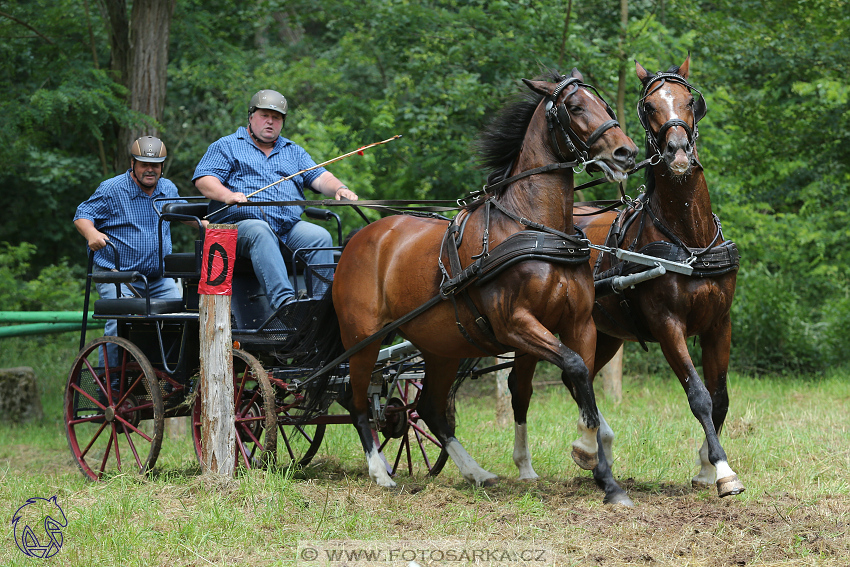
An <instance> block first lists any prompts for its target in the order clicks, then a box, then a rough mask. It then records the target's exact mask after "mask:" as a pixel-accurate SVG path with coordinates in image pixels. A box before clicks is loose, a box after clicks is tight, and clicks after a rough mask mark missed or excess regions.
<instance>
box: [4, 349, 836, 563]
mask: <svg viewBox="0 0 850 567" xmlns="http://www.w3.org/2000/svg"><path fill="white" fill-rule="evenodd" d="M62 337H65V338H62ZM0 349H2V353H0V366H3V367H6V366H21V365H28V366H33V367H34V368H35V370H36V372H37V374H38V376H39V377H40V378H41V384H42V386H43V391H42V403H43V406H44V411H45V419H44V420H43V422H42V423H39V424H34V425H30V426H26V427H24V426H10V425H0V509H2V510H5V511H6V512H5V515H6V518H7V520H6V521H5V522H4V525H5V528H4V532H3V533H4V536H3V540H2V544H0V565H3V566H5V565H42V564H45V563H49V564H52V565H63V566H64V565H68V566H75V567H76V566H92V565H104V566H121V567H126V566H145V567H146V566H160V565H161V566H189V565H192V566H202V565H240V566H242V565H244V566H266V565H296V564H297V565H308V564H310V563H305V562H304V561H301V562H297V563H296V554H295V550H296V547H297V545H298V543H299V541H302V542H303V541H306V540H340V539H347V540H369V541H372V542H391V541H396V540H399V539H407V540H463V541H477V542H492V543H493V544H494V545H496V544H502V543H504V544H507V543H516V542H528V543H529V544H530V545H538V546H542V547H545V548H546V549H548V550H550V551H551V553H550V555H548V556H547V557H548V558H549V559H550V561H549V562H548V563H541V565H543V564H545V565H552V564H553V563H554V564H556V565H653V566H657V565H700V566H701V565H710V566H724V565H836V566H847V565H850V535H848V529H849V528H850V472H849V471H850V417H848V409H849V408H850V378H848V376H847V374H846V373H843V372H836V373H835V374H834V375H831V376H826V377H821V378H818V379H805V378H788V377H782V378H770V379H756V378H750V377H745V376H740V375H737V374H732V376H731V378H730V388H729V389H730V398H731V407H730V412H729V417H728V419H727V425H726V428H725V430H724V433H723V435H722V436H721V440H722V441H723V443H724V447H725V449H726V451H727V453H728V455H729V461H730V464H731V466H732V468H733V469H734V470H735V471H736V472H737V473H738V474H739V476H740V477H741V479H742V481H743V482H744V483H745V485H746V486H747V491H746V492H745V493H743V494H742V495H739V496H735V497H730V498H726V499H722V500H721V499H719V498H717V496H716V493H715V492H714V491H713V490H712V491H696V490H693V489H691V486H690V479H691V477H692V476H693V475H694V474H695V473H696V471H697V467H696V465H695V458H696V450H697V448H698V447H699V445H700V444H701V443H702V432H701V430H700V428H699V426H698V424H697V422H696V420H695V419H694V418H693V416H692V415H691V414H690V411H689V409H688V407H687V402H686V399H685V396H684V393H683V391H682V388H681V386H680V385H679V384H678V382H677V381H676V380H675V379H674V378H673V377H672V375H671V374H669V375H668V374H664V375H662V376H629V375H628V374H629V370H628V367H627V368H626V374H627V376H626V377H625V378H624V384H623V390H624V402H623V403H622V404H620V405H614V404H612V403H611V402H610V401H608V400H606V399H605V398H604V397H603V396H602V395H599V406H600V409H601V410H602V411H603V413H604V414H605V415H606V418H607V419H608V421H609V423H610V424H611V426H612V427H613V428H614V430H615V432H617V440H616V442H615V463H614V472H615V475H616V476H617V478H618V480H619V481H620V482H621V484H622V485H623V486H624V487H625V488H626V489H627V490H628V492H629V495H630V496H631V498H632V499H633V500H634V502H635V508H633V509H624V508H620V507H609V506H605V505H603V504H602V493H601V492H600V491H598V490H597V489H596V487H595V485H594V483H593V481H592V479H591V477H590V474H589V473H587V472H585V471H580V470H579V469H578V467H576V466H575V465H574V464H573V463H572V460H571V458H570V456H569V444H570V442H571V441H572V440H573V438H574V437H575V420H576V417H577V411H576V408H575V404H574V403H573V402H572V400H571V399H570V398H569V396H568V394H567V393H566V390H565V388H563V387H562V386H540V387H538V389H537V392H536V393H535V396H534V399H533V401H532V408H531V412H530V421H529V427H530V435H529V437H530V440H531V444H532V451H533V455H534V465H535V469H536V471H537V473H538V474H540V476H541V479H540V480H539V481H536V482H520V481H517V480H516V476H517V475H516V469H515V467H514V465H513V462H512V460H511V451H512V444H513V428H512V427H507V428H502V427H498V426H497V425H496V422H495V413H494V404H493V397H492V392H493V390H494V389H495V386H494V383H493V381H492V380H491V379H489V378H484V379H481V380H479V381H476V382H472V383H469V384H467V385H465V386H464V388H463V389H462V391H461V395H460V398H459V400H458V438H459V439H460V440H461V441H462V442H463V443H464V445H465V447H466V448H467V450H468V451H469V453H470V454H471V455H472V456H474V457H475V458H476V459H477V460H478V462H479V463H480V464H481V465H482V466H484V467H485V468H487V469H488V470H491V471H493V472H495V473H497V474H498V475H499V476H500V478H501V480H500V482H499V483H498V484H497V485H496V486H495V487H492V488H487V489H481V488H474V487H472V486H470V485H468V484H467V483H466V482H465V481H463V479H462V478H461V477H460V475H459V474H458V472H457V469H456V467H455V466H454V465H453V464H452V463H451V462H450V463H449V464H448V465H446V468H445V470H444V471H443V473H442V474H441V475H440V476H438V477H436V478H433V479H428V478H409V477H404V476H403V477H400V478H399V479H397V480H398V482H399V486H398V487H397V488H395V489H391V490H389V489H381V488H379V487H377V486H375V485H374V484H373V483H372V482H371V481H369V479H368V476H367V475H366V469H365V463H364V459H363V457H362V454H361V450H360V448H359V442H358V441H357V439H356V435H355V432H354V429H353V428H352V427H351V426H345V425H338V426H330V427H329V431H328V434H327V436H326V438H325V441H324V443H323V445H322V449H321V450H320V452H319V455H318V456H317V457H316V459H315V460H314V462H313V464H312V465H311V466H310V467H308V468H307V469H306V470H303V471H297V472H294V471H277V472H264V471H249V472H243V473H241V474H240V475H238V476H237V478H235V479H233V480H222V479H213V478H209V477H204V476H201V475H200V469H199V467H198V465H197V463H196V461H195V457H194V451H193V449H192V446H191V439H190V438H189V435H188V432H187V433H185V434H184V435H181V436H179V437H177V438H174V437H167V438H166V440H165V442H164V445H163V451H162V453H161V455H160V458H159V460H158V462H157V467H156V470H155V471H154V473H153V474H151V475H150V476H148V477H146V478H142V477H138V476H136V475H132V474H128V475H123V476H118V477H115V478H112V479H110V480H109V481H107V482H102V483H96V484H95V483H89V482H86V481H85V480H84V479H83V477H82V475H80V473H79V472H78V470H77V467H76V465H75V464H74V461H73V460H72V458H71V454H70V452H69V450H68V446H67V442H66V440H65V433H64V427H63V424H62V419H61V395H62V389H63V383H64V378H65V377H64V373H66V372H67V370H68V366H69V365H70V361H71V359H72V358H73V355H74V353H75V351H76V344H75V339H73V337H71V336H70V335H63V336H61V337H57V338H54V339H48V340H41V341H39V340H24V339H6V340H4V341H3V342H0ZM553 378H554V376H553V374H552V373H551V369H544V371H543V372H540V373H539V376H538V378H536V380H538V379H539V380H540V381H541V384H542V383H543V382H549V381H551V380H553ZM53 495H56V496H57V502H58V503H59V504H60V505H61V506H62V509H63V510H64V512H65V514H66V516H67V520H68V525H67V527H66V528H64V529H63V535H64V545H63V547H62V549H61V550H60V551H59V553H58V554H57V555H56V556H54V557H53V558H51V559H49V560H40V559H30V558H27V557H25V556H24V555H23V554H22V553H21V552H20V551H19V550H18V549H17V547H16V545H15V540H14V537H13V532H12V526H11V523H10V522H9V520H10V519H11V516H12V514H13V513H14V512H15V511H16V510H17V509H18V507H19V506H21V505H22V504H23V503H24V502H26V500H27V499H28V498H31V497H43V498H49V497H51V496H53ZM312 564H316V563H312ZM366 564H367V563H353V564H352V565H366ZM397 564H399V565H407V564H408V562H399V563H397ZM426 564H427V563H422V565H426ZM444 564H446V563H442V564H441V565H444ZM461 564H462V563H454V565H461Z"/></svg>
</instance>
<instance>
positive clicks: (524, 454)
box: [514, 423, 540, 480]
mask: <svg viewBox="0 0 850 567" xmlns="http://www.w3.org/2000/svg"><path fill="white" fill-rule="evenodd" d="M514 464H515V465H516V467H517V468H518V469H519V479H520V480H534V479H537V478H540V477H539V476H537V473H536V472H534V468H533V467H532V466H531V450H530V449H529V448H528V424H527V423H523V424H522V425H520V424H518V423H515V424H514Z"/></svg>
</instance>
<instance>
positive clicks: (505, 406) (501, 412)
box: [495, 352, 514, 427]
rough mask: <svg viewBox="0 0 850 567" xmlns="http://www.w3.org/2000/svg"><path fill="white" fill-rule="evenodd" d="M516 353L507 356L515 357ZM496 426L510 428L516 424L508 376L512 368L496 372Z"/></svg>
mask: <svg viewBox="0 0 850 567" xmlns="http://www.w3.org/2000/svg"><path fill="white" fill-rule="evenodd" d="M513 355H514V353H512V352H509V353H507V354H506V355H505V356H513ZM495 374H496V425H497V426H498V427H508V426H509V425H511V424H512V423H513V422H514V410H513V407H512V406H511V390H510V388H508V376H510V374H511V369H510V368H502V369H501V370H496V373H495Z"/></svg>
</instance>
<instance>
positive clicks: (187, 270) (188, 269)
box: [165, 252, 198, 275]
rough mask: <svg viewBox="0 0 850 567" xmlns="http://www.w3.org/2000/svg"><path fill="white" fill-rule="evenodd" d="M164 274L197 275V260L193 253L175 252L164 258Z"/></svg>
mask: <svg viewBox="0 0 850 567" xmlns="http://www.w3.org/2000/svg"><path fill="white" fill-rule="evenodd" d="M165 273H166V274H169V275H170V274H193V275H194V274H197V273H198V259H197V257H196V256H195V253H194V252H177V253H175V254H169V255H167V256H166V257H165Z"/></svg>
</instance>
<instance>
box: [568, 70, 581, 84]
mask: <svg viewBox="0 0 850 567" xmlns="http://www.w3.org/2000/svg"><path fill="white" fill-rule="evenodd" d="M570 77H573V78H574V79H578V80H579V81H581V82H582V83H583V82H584V76H583V75H582V74H581V73H579V70H578V67H573V70H572V72H571V73H570Z"/></svg>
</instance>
